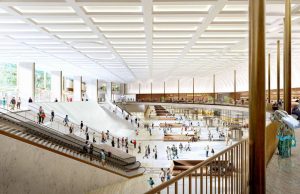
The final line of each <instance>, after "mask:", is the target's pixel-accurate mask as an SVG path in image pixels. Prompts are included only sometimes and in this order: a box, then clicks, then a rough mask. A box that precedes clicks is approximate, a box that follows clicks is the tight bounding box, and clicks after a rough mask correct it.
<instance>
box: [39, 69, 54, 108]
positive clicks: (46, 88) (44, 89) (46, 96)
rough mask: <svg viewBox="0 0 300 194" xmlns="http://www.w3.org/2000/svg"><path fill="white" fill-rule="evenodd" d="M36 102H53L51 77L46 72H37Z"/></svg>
mask: <svg viewBox="0 0 300 194" xmlns="http://www.w3.org/2000/svg"><path fill="white" fill-rule="evenodd" d="M35 100H36V101H39V102H41V101H50V100H51V76H50V74H49V73H47V72H45V71H40V70H36V71H35Z"/></svg>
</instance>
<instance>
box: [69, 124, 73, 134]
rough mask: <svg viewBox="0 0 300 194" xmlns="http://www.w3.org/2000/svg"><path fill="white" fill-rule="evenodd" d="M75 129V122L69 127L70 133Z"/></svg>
mask: <svg viewBox="0 0 300 194" xmlns="http://www.w3.org/2000/svg"><path fill="white" fill-rule="evenodd" d="M73 130H74V126H73V124H71V125H70V127H69V133H70V134H72V133H73Z"/></svg>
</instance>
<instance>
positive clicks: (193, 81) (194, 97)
mask: <svg viewBox="0 0 300 194" xmlns="http://www.w3.org/2000/svg"><path fill="white" fill-rule="evenodd" d="M194 102H195V78H193V103H194Z"/></svg>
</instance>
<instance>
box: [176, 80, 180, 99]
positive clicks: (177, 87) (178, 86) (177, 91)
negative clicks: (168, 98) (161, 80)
mask: <svg viewBox="0 0 300 194" xmlns="http://www.w3.org/2000/svg"><path fill="white" fill-rule="evenodd" d="M177 88H178V91H177V95H178V101H179V99H180V98H179V80H178V83H177Z"/></svg>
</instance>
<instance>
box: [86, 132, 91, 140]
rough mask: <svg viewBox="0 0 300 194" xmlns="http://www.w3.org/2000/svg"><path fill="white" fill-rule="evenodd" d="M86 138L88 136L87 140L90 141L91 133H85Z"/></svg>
mask: <svg viewBox="0 0 300 194" xmlns="http://www.w3.org/2000/svg"><path fill="white" fill-rule="evenodd" d="M85 138H86V141H89V139H90V136H89V133H85Z"/></svg>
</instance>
